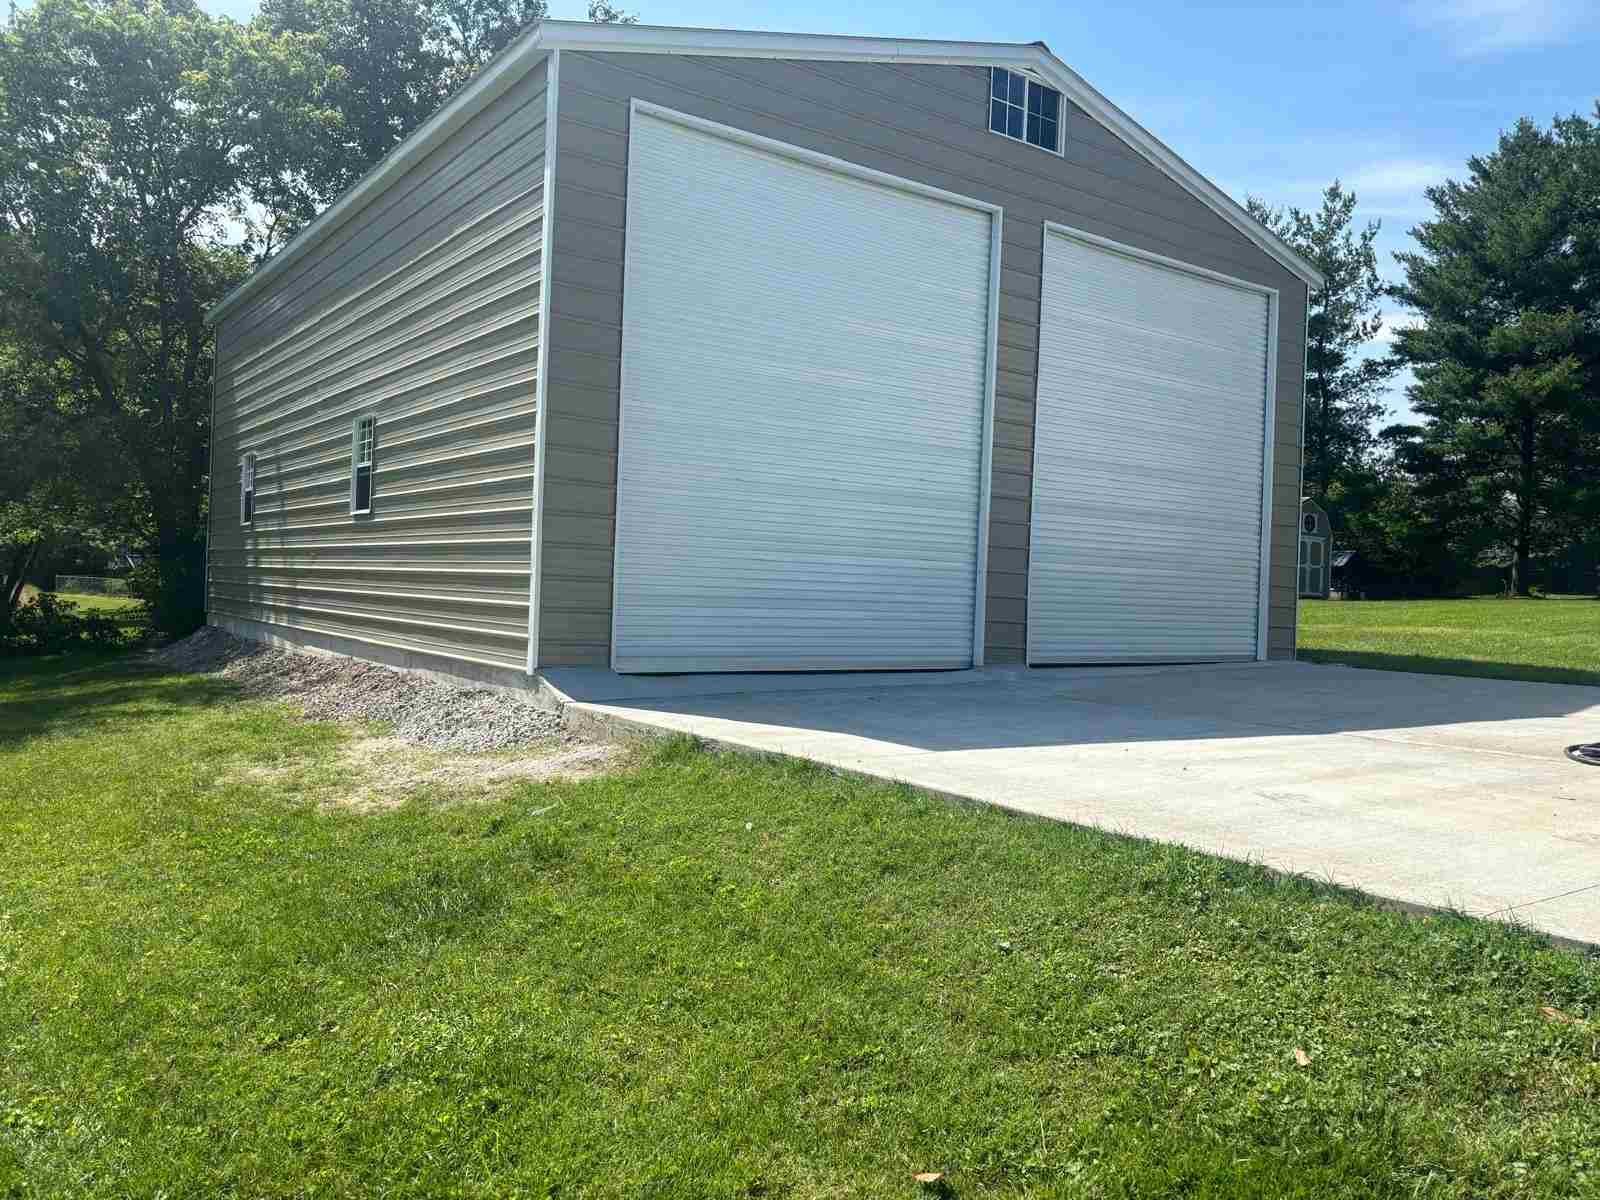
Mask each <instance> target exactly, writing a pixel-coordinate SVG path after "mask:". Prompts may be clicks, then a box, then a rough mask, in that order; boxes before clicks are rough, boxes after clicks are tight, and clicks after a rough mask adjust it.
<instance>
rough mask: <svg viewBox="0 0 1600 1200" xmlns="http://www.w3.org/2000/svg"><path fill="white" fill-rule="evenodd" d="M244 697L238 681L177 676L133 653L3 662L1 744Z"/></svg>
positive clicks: (87, 730) (98, 729)
mask: <svg viewBox="0 0 1600 1200" xmlns="http://www.w3.org/2000/svg"><path fill="white" fill-rule="evenodd" d="M237 695H238V690H237V689H236V688H235V687H234V685H232V684H230V683H227V682H225V681H223V680H220V679H215V678H212V677H209V676H202V675H178V674H173V673H171V672H169V671H167V670H165V669H163V668H160V667H156V666H154V665H152V664H151V663H150V662H149V661H148V660H146V659H145V658H144V657H143V656H142V655H139V654H136V653H133V652H120V653H119V652H102V653H89V652H81V653H72V654H52V655H42V656H40V657H38V658H19V659H4V660H0V750H11V749H16V748H18V747H20V746H23V745H25V744H27V743H28V742H31V741H34V740H35V739H38V738H43V737H52V736H60V735H70V736H76V735H79V734H86V733H95V732H103V731H104V730H106V729H107V728H108V727H111V726H115V725H124V726H126V725H128V724H130V723H133V722H140V723H142V722H147V721H159V720H164V719H166V718H168V717H171V716H174V715H176V714H178V713H182V712H185V711H188V710H191V709H194V708H200V707H204V706H206V705H210V704H215V703H217V702H219V701H222V700H227V699H231V698H233V697H235V696H237Z"/></svg>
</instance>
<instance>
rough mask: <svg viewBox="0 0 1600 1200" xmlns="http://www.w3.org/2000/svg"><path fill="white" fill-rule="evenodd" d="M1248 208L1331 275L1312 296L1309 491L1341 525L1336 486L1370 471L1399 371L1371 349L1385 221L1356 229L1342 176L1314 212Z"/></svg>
mask: <svg viewBox="0 0 1600 1200" xmlns="http://www.w3.org/2000/svg"><path fill="white" fill-rule="evenodd" d="M1248 207H1249V210H1250V214H1251V215H1252V216H1253V217H1255V218H1256V220H1258V221H1260V222H1261V223H1262V224H1263V225H1265V226H1266V227H1267V228H1268V229H1270V230H1271V231H1272V232H1273V233H1275V234H1277V235H1278V236H1279V237H1280V238H1282V239H1283V240H1284V241H1286V242H1288V243H1289V245H1291V246H1293V247H1294V248H1295V249H1296V250H1297V251H1299V253H1300V254H1301V255H1302V256H1303V257H1304V258H1306V259H1307V260H1308V261H1309V262H1311V264H1312V265H1313V266H1315V267H1316V268H1317V270H1318V271H1320V272H1321V273H1322V275H1323V276H1324V278H1325V279H1326V283H1325V284H1324V285H1323V286H1322V287H1320V288H1317V289H1316V290H1315V291H1314V292H1312V294H1311V297H1310V308H1309V313H1308V317H1307V325H1306V384H1305V388H1306V412H1305V450H1304V455H1305V458H1304V462H1305V488H1306V491H1307V492H1308V493H1310V494H1311V495H1312V496H1314V497H1316V498H1317V500H1318V501H1319V502H1321V503H1322V504H1323V505H1324V506H1325V507H1329V506H1331V507H1330V509H1329V510H1330V513H1331V514H1332V515H1333V517H1334V519H1335V521H1336V522H1338V521H1339V520H1340V519H1341V518H1342V517H1343V515H1344V514H1343V512H1342V511H1340V508H1341V506H1340V503H1339V489H1338V488H1337V487H1336V486H1335V485H1336V484H1338V483H1340V482H1341V481H1342V480H1344V479H1346V478H1347V477H1349V476H1351V475H1352V474H1353V473H1358V472H1362V471H1367V470H1368V469H1369V468H1370V465H1371V459H1372V456H1373V453H1374V450H1375V448H1376V443H1377V435H1376V433H1375V424H1376V422H1377V421H1378V420H1379V418H1381V417H1382V416H1383V415H1384V412H1385V408H1384V404H1383V400H1382V393H1383V389H1384V385H1385V384H1386V383H1387V382H1388V381H1389V379H1390V377H1391V376H1392V375H1393V374H1394V372H1395V370H1396V369H1397V365H1396V364H1395V363H1394V362H1393V361H1391V360H1390V359H1389V358H1388V357H1387V356H1381V355H1372V354H1366V353H1363V352H1364V351H1365V350H1366V349H1367V347H1368V346H1369V345H1370V343H1371V342H1372V340H1373V339H1374V338H1375V337H1376V336H1377V335H1378V332H1379V330H1380V329H1381V328H1382V326H1383V318H1382V314H1381V313H1380V312H1379V308H1378V305H1379V301H1380V300H1381V299H1382V297H1383V294H1384V286H1383V282H1382V281H1381V280H1380V279H1379V277H1378V255H1377V250H1376V249H1375V246H1374V243H1375V242H1376V240H1377V237H1378V232H1379V225H1378V223H1377V222H1376V221H1373V222H1369V223H1368V224H1367V225H1366V226H1365V227H1363V228H1360V229H1358V228H1356V225H1355V211H1356V196H1355V193H1354V192H1350V191H1346V190H1345V188H1344V187H1343V186H1342V185H1341V184H1340V183H1339V181H1338V180H1334V181H1333V183H1331V184H1329V185H1328V187H1327V189H1326V190H1325V191H1324V192H1323V194H1322V204H1321V206H1320V207H1319V208H1317V209H1316V210H1315V211H1312V212H1306V211H1304V210H1302V209H1299V208H1294V207H1290V208H1286V209H1285V208H1271V207H1269V206H1268V205H1267V204H1266V203H1265V202H1264V201H1262V200H1259V199H1256V198H1255V197H1251V198H1250V200H1249V201H1248Z"/></svg>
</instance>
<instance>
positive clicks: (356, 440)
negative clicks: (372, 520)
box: [350, 413, 378, 517]
mask: <svg viewBox="0 0 1600 1200" xmlns="http://www.w3.org/2000/svg"><path fill="white" fill-rule="evenodd" d="M366 424H370V425H371V435H370V436H369V437H368V438H367V439H366V445H365V450H366V455H367V457H366V459H365V461H363V460H362V457H361V454H362V450H363V446H362V439H361V427H362V426H363V425H366ZM377 457H378V416H377V414H376V413H362V414H360V415H359V416H357V417H356V418H355V419H353V420H352V421H351V422H350V515H351V516H352V517H360V516H366V515H367V514H368V513H370V512H371V511H372V496H373V491H374V489H375V488H376V486H377V478H376V476H377V471H376V464H377ZM362 467H366V468H367V506H366V507H365V508H357V507H356V475H357V473H358V472H359V471H360V469H361V468H362Z"/></svg>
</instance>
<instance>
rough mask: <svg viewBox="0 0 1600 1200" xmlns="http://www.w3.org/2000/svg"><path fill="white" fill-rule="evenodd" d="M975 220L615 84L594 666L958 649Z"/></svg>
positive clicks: (977, 370)
mask: <svg viewBox="0 0 1600 1200" xmlns="http://www.w3.org/2000/svg"><path fill="white" fill-rule="evenodd" d="M997 220H998V216H997V215H996V213H995V212H993V211H991V210H990V209H988V208H986V207H984V206H981V205H975V204H972V203H967V202H962V201H959V200H957V199H955V198H948V197H944V196H942V195H939V194H933V193H931V191H929V190H923V189H918V188H917V187H916V186H915V185H899V184H898V183H896V182H894V181H890V180H888V179H887V177H882V176H869V175H868V174H867V173H855V172H854V171H852V170H850V169H848V168H843V165H842V164H832V163H831V160H824V159H822V158H821V156H807V155H805V153H804V152H790V151H788V150H786V149H785V148H782V147H779V146H778V145H777V144H776V143H768V142H764V141H761V140H759V139H750V138H748V137H746V136H743V135H738V134H735V133H734V131H731V130H726V129H724V128H723V127H721V126H712V125H708V124H707V123H705V122H698V121H694V120H692V119H688V118H683V117H681V116H679V115H677V114H667V113H664V112H663V111H661V110H658V109H655V108H653V106H647V105H643V104H638V103H636V105H635V107H634V111H633V117H632V136H631V144H630V150H629V174H628V231H627V265H626V270H625V295H624V300H623V343H622V402H621V404H622V407H621V431H620V435H619V442H620V445H619V450H618V468H617V482H618V498H617V505H618V507H617V528H616V539H617V542H616V575H615V581H616V582H615V597H614V600H615V607H614V610H613V612H614V617H613V630H612V639H613V640H612V663H613V666H614V667H615V669H617V670H619V671H649V672H664V671H718V670H721V671H741V670H808V669H833V668H900V667H959V666H967V665H969V664H971V663H972V662H973V661H974V660H975V658H976V657H977V656H976V655H975V653H974V651H975V637H974V627H975V625H976V624H977V622H978V620H979V619H980V611H979V609H978V608H977V605H978V603H979V600H978V596H979V561H980V556H981V547H980V541H981V530H982V519H981V518H982V516H983V515H984V514H985V513H986V509H987V506H986V504H985V502H984V496H983V493H984V490H985V486H984V485H985V484H986V482H987V481H986V479H985V474H986V472H985V469H984V463H985V441H986V429H985V426H986V402H985V394H986V393H985V378H986V376H987V375H988V362H987V359H988V353H989V349H988V348H989V345H990V332H989V331H990V321H991V315H990V309H991V303H990V270H991V263H990V258H991V249H992V247H991V243H992V241H993V240H994V239H993V232H994V229H993V224H992V223H993V222H994V221H997Z"/></svg>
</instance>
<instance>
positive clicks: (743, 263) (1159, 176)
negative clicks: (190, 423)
mask: <svg viewBox="0 0 1600 1200" xmlns="http://www.w3.org/2000/svg"><path fill="white" fill-rule="evenodd" d="M1319 282H1320V279H1319V278H1318V276H1317V274H1316V272H1315V271H1314V270H1313V269H1312V268H1311V267H1310V266H1309V265H1308V264H1307V263H1305V262H1304V261H1303V260H1302V259H1300V258H1299V257H1298V256H1297V255H1296V254H1294V252H1293V251H1291V250H1290V249H1289V248H1288V247H1286V246H1284V245H1283V244H1282V243H1281V242H1279V241H1278V240H1277V239H1275V238H1274V237H1273V236H1272V235H1271V234H1269V233H1268V232H1267V231H1265V230H1264V229H1262V228H1261V227H1260V226H1259V225H1257V224H1256V223H1255V222H1254V221H1253V220H1252V219H1251V218H1250V217H1249V216H1248V215H1247V214H1245V213H1244V212H1243V211H1242V210H1241V209H1239V207H1238V206H1237V205H1235V204H1234V203H1233V202H1232V201H1231V200H1229V199H1227V198H1226V197H1225V196H1224V195H1223V194H1222V193H1221V192H1220V191H1218V190H1217V189H1216V188H1215V187H1213V186H1212V185H1211V184H1209V183H1207V182H1206V181H1205V180H1204V179H1203V178H1201V177H1200V176H1199V175H1198V174H1197V173H1196V172H1195V171H1194V170H1193V169H1192V168H1190V167H1189V166H1188V165H1187V164H1185V163H1184V162H1183V161H1182V160H1181V159H1179V158H1178V157H1177V156H1176V155H1175V154H1174V153H1173V152H1172V151H1171V150H1169V149H1167V148H1166V147H1165V146H1163V145H1162V144H1161V143H1160V142H1158V141H1157V140H1156V139H1155V138H1153V137H1152V136H1151V135H1150V134H1149V133H1147V132H1146V131H1145V130H1144V129H1142V128H1141V127H1140V126H1139V125H1137V124H1136V123H1135V122H1134V121H1133V120H1132V119H1131V118H1130V117H1128V116H1127V115H1126V114H1125V113H1123V112H1122V111H1121V110H1119V109H1117V108H1116V107H1115V106H1114V105H1112V104H1111V103H1110V102H1109V101H1107V100H1106V99H1105V98H1104V97H1103V96H1101V95H1100V94H1099V93H1098V92H1096V91H1095V90H1094V89H1093V88H1091V87H1090V86H1089V85H1088V84H1087V83H1085V82H1084V81H1083V80H1082V79H1081V78H1079V77H1078V76H1077V75H1076V74H1074V73H1073V72H1072V71H1071V70H1070V69H1068V68H1067V67H1066V66H1065V65H1063V64H1062V63H1061V62H1060V61H1059V60H1057V59H1056V58H1055V57H1054V56H1053V55H1052V54H1050V52H1049V51H1048V50H1047V49H1045V48H1044V47H1043V45H1042V44H1032V45H1011V44H978V43H945V42H916V41H899V40H879V39H863V38H835V37H814V36H808V35H788V34H762V33H734V32H718V31H705V30H677V29H654V28H649V27H640V26H614V25H592V24H589V23H586V22H560V21H546V22H544V23H543V24H541V25H539V26H536V27H535V28H533V29H531V30H530V31H529V32H528V33H527V34H525V35H524V36H523V37H522V38H521V39H520V40H519V41H518V42H516V43H514V44H513V45H512V46H510V47H509V48H508V49H507V50H506V51H505V52H503V53H502V54H501V55H500V56H499V57H498V58H497V59H495V61H494V62H492V63H491V64H490V65H489V67H488V68H486V69H485V70H484V71H483V72H482V73H481V74H480V75H479V76H478V77H477V78H476V79H475V80H474V81H473V82H472V83H471V84H470V85H469V86H468V87H466V88H465V89H463V91H462V92H461V93H459V94H458V95H457V96H456V97H455V98H454V99H453V100H451V101H450V102H449V103H448V104H447V105H446V106H445V107H444V108H443V109H441V110H440V111H439V112H438V113H437V114H435V115H434V117H433V118H432V119H430V121H429V122H428V123H427V124H425V125H424V126H423V127H422V128H421V129H419V130H418V131H417V132H416V133H415V134H414V135H413V136H412V137H411V138H410V139H409V140H407V141H406V142H405V143H404V144H402V145H401V146H399V147H398V148H397V149H396V150H395V151H394V152H393V153H392V154H390V155H389V157H388V158H386V159H385V160H384V161H383V162H382V163H380V164H379V165H378V166H377V167H376V168H375V169H374V170H373V171H372V172H371V173H370V174H369V175H368V176H367V177H366V178H365V179H363V180H362V181H361V182H360V183H359V184H358V185H357V186H356V187H355V188H353V189H352V190H351V191H350V192H349V193H348V194H346V195H345V196H344V197H342V198H341V199H340V200H339V201H338V202H337V203H335V204H334V205H333V206H332V207H331V208H330V209H329V210H328V211H327V212H326V213H324V214H323V215H322V216H321V217H319V218H318V219H317V220H316V221H315V222H313V224H312V225H311V226H310V227H308V228H307V229H306V230H305V231H304V232H303V233H302V234H301V235H300V236H299V237H298V238H297V239H295V240H294V241H292V242H291V243H290V244H289V245H288V246H287V247H286V248H285V249H284V250H283V251H282V252H281V253H280V254H279V255H278V256H277V257H276V258H275V259H273V260H272V261H271V262H269V263H268V264H267V265H266V266H264V267H263V268H262V269H261V270H259V271H257V272H256V273H255V274H254V275H253V276H252V277H251V278H250V279H248V280H247V281H246V282H245V283H244V284H243V285H241V286H240V288H239V289H237V290H236V291H235V292H234V293H233V294H232V295H230V296H229V297H227V298H226V299H225V300H224V301H223V302H222V303H221V304H219V305H218V306H217V308H216V310H215V311H214V312H213V313H212V319H213V321H215V322H216V324H217V328H218V361H217V373H216V401H215V439H214V453H213V472H212V481H213V494H212V506H211V512H212V526H211V548H210V563H209V566H210V582H209V589H210V611H211V619H212V621H213V622H214V623H216V624H219V625H223V626H225V627H227V628H230V629H232V630H234V631H235V632H239V633H242V634H245V635H247V636H251V637H258V638H266V639H270V640H283V641H287V642H293V643H299V644H304V645H309V646H315V647H319V648H324V649H332V650H337V651H343V652H347V653H351V654H356V655H359V656H362V657H368V658H375V659H379V660H382V661H389V662H394V663H398V664H400V665H405V666H412V667H422V668H429V669H436V670H444V671H449V672H452V673H457V674H467V675H471V676H474V677H479V678H490V679H494V680H498V681H501V682H508V683H512V682H520V681H525V680H526V679H527V677H528V676H529V675H530V674H532V673H534V672H536V671H537V670H539V669H540V668H542V667H549V666H556V665H579V664H581V665H610V666H611V667H612V668H613V669H615V670H618V671H630V672H676V671H717V670H815V669H889V668H938V667H964V666H969V665H974V664H982V663H985V662H989V663H1003V662H1011V663H1015V662H1022V661H1026V662H1029V663H1033V664H1040V665H1043V664H1051V663H1078V662H1152V661H1220V660H1228V659H1249V658H1257V657H1268V656H1277V657H1285V656H1289V655H1292V654H1293V651H1294V619H1295V597H1296V592H1297V550H1298V535H1299V520H1300V478H1299V475H1300V425H1301V408H1302V384H1303V351H1304V330H1305V308H1306V296H1307V288H1308V285H1310V286H1315V285H1316V284H1318V283H1319ZM235 491H237V496H238V499H237V503H235V502H234V499H233V495H234V492H235Z"/></svg>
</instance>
